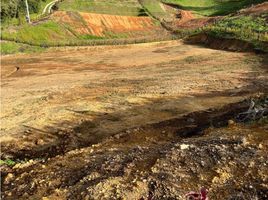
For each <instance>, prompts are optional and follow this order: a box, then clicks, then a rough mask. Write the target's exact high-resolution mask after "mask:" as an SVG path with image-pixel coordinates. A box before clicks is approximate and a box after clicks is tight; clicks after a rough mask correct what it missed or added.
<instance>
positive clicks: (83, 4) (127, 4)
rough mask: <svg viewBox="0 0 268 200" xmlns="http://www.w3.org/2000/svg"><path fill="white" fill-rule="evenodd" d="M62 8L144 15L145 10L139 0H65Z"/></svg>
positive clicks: (60, 6)
mask: <svg viewBox="0 0 268 200" xmlns="http://www.w3.org/2000/svg"><path fill="white" fill-rule="evenodd" d="M59 8H60V10H65V11H79V12H90V13H100V14H111V15H125V16H144V15H145V12H144V10H143V9H142V7H141V6H140V4H139V3H138V1H137V0H127V1H126V0H95V1H94V0H65V1H63V2H61V3H60V4H59Z"/></svg>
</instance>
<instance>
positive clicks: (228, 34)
mask: <svg viewBox="0 0 268 200" xmlns="http://www.w3.org/2000/svg"><path fill="white" fill-rule="evenodd" d="M267 17H268V14H263V15H261V16H258V17H255V16H254V17H253V16H232V17H231V16H227V17H224V18H223V19H222V20H219V21H218V22H217V23H215V24H213V25H211V26H207V27H205V28H204V29H203V30H202V31H203V32H206V33H208V34H209V35H212V36H215V37H218V38H228V39H239V40H243V41H247V42H249V43H251V44H253V45H254V46H255V47H256V48H258V49H262V50H264V51H268V34H267V33H268V26H267V22H266V19H267Z"/></svg>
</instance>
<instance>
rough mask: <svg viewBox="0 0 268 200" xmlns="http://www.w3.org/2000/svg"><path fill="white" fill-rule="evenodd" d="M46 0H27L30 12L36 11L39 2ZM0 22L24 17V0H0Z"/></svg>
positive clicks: (38, 7) (39, 6)
mask: <svg viewBox="0 0 268 200" xmlns="http://www.w3.org/2000/svg"><path fill="white" fill-rule="evenodd" d="M44 1H46V0H28V5H29V11H30V13H38V12H39V11H40V9H41V3H42V2H44ZM0 12H1V22H5V21H8V20H11V19H13V18H17V19H21V20H22V19H25V13H26V6H25V0H1V11H0Z"/></svg>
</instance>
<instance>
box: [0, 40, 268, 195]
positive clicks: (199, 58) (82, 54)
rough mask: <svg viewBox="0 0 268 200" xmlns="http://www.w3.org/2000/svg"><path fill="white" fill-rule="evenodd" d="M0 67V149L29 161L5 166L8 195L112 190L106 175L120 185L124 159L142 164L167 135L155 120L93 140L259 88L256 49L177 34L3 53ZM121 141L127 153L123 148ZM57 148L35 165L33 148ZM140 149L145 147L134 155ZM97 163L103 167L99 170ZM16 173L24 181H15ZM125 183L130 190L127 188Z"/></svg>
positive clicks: (263, 68) (38, 152)
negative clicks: (191, 41) (192, 41)
mask: <svg viewBox="0 0 268 200" xmlns="http://www.w3.org/2000/svg"><path fill="white" fill-rule="evenodd" d="M16 67H19V70H16ZM1 70H2V74H1V76H2V82H1V87H2V94H3V95H2V112H1V120H2V127H1V128H2V130H1V141H2V155H3V157H4V158H6V157H8V156H14V157H15V158H20V159H23V158H33V159H36V160H35V161H34V162H31V163H32V164H33V167H27V165H26V166H24V165H22V166H17V167H18V168H16V169H15V168H14V169H13V170H15V171H16V176H18V179H16V181H15V182H14V183H15V185H13V186H11V185H10V183H5V186H4V187H5V189H4V190H5V192H4V195H5V196H6V195H7V196H6V197H8V195H10V198H11V199H12V198H13V199H14V198H15V199H20V198H21V199H29V198H31V196H32V197H33V198H40V197H42V196H49V195H52V199H53V198H54V199H60V198H62V199H77V198H78V199H79V198H81V196H82V197H85V196H86V195H87V190H86V188H84V186H85V185H84V182H86V184H87V185H86V187H88V188H89V189H88V192H90V193H89V194H88V195H89V196H90V195H93V196H95V197H96V199H100V198H104V197H103V196H102V195H105V194H107V192H106V189H107V190H109V188H110V189H111V190H109V191H108V195H110V193H112V194H111V195H114V194H113V192H112V190H113V186H111V185H114V184H116V185H118V187H119V190H120V191H128V189H127V188H124V187H125V186H124V184H123V185H120V182H122V179H124V180H123V182H122V183H125V182H128V180H129V178H130V179H131V181H132V178H133V177H132V178H131V177H127V176H126V177H124V178H123V177H121V175H122V173H123V174H126V173H128V170H130V169H131V170H132V168H133V169H134V170H137V169H140V170H141V171H143V170H146V169H150V168H151V167H152V166H153V165H154V162H155V160H157V158H158V157H157V156H159V155H160V154H159V153H158V151H159V149H162V151H165V149H164V148H162V142H163V144H165V145H167V148H169V146H170V145H169V143H168V141H166V140H169V138H171V139H172V136H170V135H165V133H167V134H168V132H162V131H164V130H157V131H156V130H147V131H146V132H143V130H142V129H139V128H137V129H135V130H134V132H135V134H129V135H127V136H126V141H125V140H124V137H123V139H120V137H119V140H120V141H121V142H120V143H119V144H117V143H116V145H115V146H114V141H113V140H112V141H111V140H108V142H110V143H111V145H109V146H108V147H107V149H109V150H108V151H106V147H105V145H103V144H102V143H101V142H102V141H104V140H105V139H107V138H109V137H110V136H113V135H115V134H117V133H120V132H123V131H124V130H126V129H131V128H135V127H140V126H144V125H146V124H150V123H157V122H161V121H164V120H168V119H171V118H175V117H176V118H177V117H180V116H182V115H185V114H187V113H191V112H195V111H202V110H207V109H208V108H217V107H221V106H223V105H225V104H228V103H232V102H237V101H239V100H241V99H243V98H245V97H247V96H249V95H252V94H253V93H258V92H260V91H262V92H265V90H266V89H267V88H268V87H267V60H265V56H264V55H263V56H257V55H254V54H250V53H233V52H225V51H218V50H211V49H206V48H202V47H198V46H191V45H185V44H182V43H181V42H178V41H172V42H163V43H152V44H140V45H127V46H116V47H112V46H108V47H88V48H86V47H83V48H82V47H81V48H66V49H57V50H53V49H52V50H50V51H48V52H45V53H41V54H38V55H37V54H33V55H12V56H4V57H2V67H1ZM156 132H157V135H155V134H156ZM126 133H128V132H126ZM131 133H132V132H131ZM159 134H160V135H159ZM158 135H159V137H158ZM136 137H137V139H135V138H136ZM115 141H116V140H115ZM132 142H133V143H132ZM98 143H99V144H100V145H97V148H100V149H99V150H97V152H96V154H98V152H99V154H98V155H97V157H94V155H95V153H93V154H92V151H91V149H92V148H94V146H92V144H98ZM147 143H148V144H147ZM124 145H126V146H124ZM128 145H130V147H129V146H128ZM139 145H142V146H143V148H142V149H140V148H139V147H138V146H139ZM148 145H149V146H148ZM150 145H152V146H150ZM50 147H51V148H50ZM52 147H53V148H52ZM82 147H84V148H82ZM114 147H115V148H114ZM81 148H82V149H81ZM118 148H119V149H123V151H122V152H121V150H120V151H119V150H118ZM128 149H129V151H130V154H131V155H132V154H133V155H135V156H134V157H133V158H132V157H131V158H128V157H127V155H128V154H129V153H127V154H126V155H125V153H123V152H124V151H125V150H128ZM120 152H121V153H120ZM135 152H136V153H135ZM46 153H47V154H46ZM64 153H65V156H59V157H55V158H54V159H52V160H51V161H45V164H44V166H43V164H42V162H43V161H42V159H43V158H47V157H53V156H56V155H57V154H64ZM121 154H122V155H121ZM151 154H152V155H151ZM87 155H88V156H87ZM142 155H146V156H145V158H144V160H143V156H142ZM23 156H24V157H23ZM121 156H122V157H121ZM139 157H140V158H139ZM110 158H111V159H110ZM134 158H135V159H141V161H139V162H137V163H136V161H135V162H134V163H135V165H138V167H135V166H134V167H133V166H132V164H131V162H130V163H129V161H128V159H134ZM40 159H41V161H40ZM57 159H59V161H58V162H55V160H57ZM110 160H112V161H110ZM36 162H37V164H36ZM117 162H123V163H121V164H120V163H119V164H118V163H117ZM31 163H30V165H31V166H32V164H31ZM60 163H61V164H60ZM113 163H115V166H114V165H113ZM126 163H129V164H130V165H128V164H126ZM125 164H126V165H127V166H125ZM46 165H47V166H48V168H46ZM34 166H37V168H35V167H34ZM113 166H114V167H113ZM89 167H90V169H89ZM103 167H104V168H105V170H106V171H105V173H104V174H102V171H100V170H101V169H102V168H103ZM155 167H157V165H156V166H155ZM59 168H60V169H59ZM55 169H57V170H56V171H53V170H55ZM17 170H18V171H17ZM35 170H36V172H35ZM122 170H123V171H124V172H122ZM30 171H32V172H30ZM87 172H88V173H89V172H90V174H88V173H87ZM32 173H33V174H35V173H37V174H36V175H32ZM91 176H92V177H91ZM55 177H57V178H55ZM74 177H75V178H74ZM141 177H142V176H141ZM15 178H16V177H15ZM5 180H6V178H5ZM26 180H31V183H32V184H31V185H25V184H26V182H27V181H26ZM44 180H45V181H44ZM91 180H94V181H91ZM7 182H8V181H7ZM44 184H45V185H44ZM47 184H48V185H47ZM137 184H138V185H137V186H131V187H133V188H134V191H132V192H131V193H132V195H133V197H134V196H135V197H140V195H141V194H142V195H143V194H146V192H147V190H146V191H142V188H145V186H146V185H147V184H146V183H145V182H143V181H138V182H137ZM102 185H104V186H102ZM92 187H93V189H92ZM99 187H104V188H105V191H99ZM58 188H60V190H57V189H58ZM90 188H91V189H90ZM135 188H136V189H137V190H140V191H138V192H137V193H136V192H135V191H136V189H135ZM189 189H191V188H189ZM68 192H71V193H69V194H68V195H71V196H68V195H67V193H68ZM83 192H84V193H83ZM82 193H83V194H82ZM61 194H62V196H61ZM23 195H24V196H23ZM53 195H56V196H53ZM57 195H60V196H61V197H58V196H57ZM66 195H67V196H66ZM76 195H77V196H76ZM124 195H127V194H124ZM107 198H108V199H109V197H107Z"/></svg>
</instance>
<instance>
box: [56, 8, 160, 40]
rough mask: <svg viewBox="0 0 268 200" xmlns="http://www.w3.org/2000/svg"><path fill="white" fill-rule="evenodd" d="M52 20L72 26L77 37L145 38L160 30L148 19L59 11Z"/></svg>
mask: <svg viewBox="0 0 268 200" xmlns="http://www.w3.org/2000/svg"><path fill="white" fill-rule="evenodd" d="M52 18H53V19H54V20H56V21H57V22H59V23H64V24H67V26H68V25H69V26H72V29H73V30H74V31H75V33H76V34H79V35H94V36H100V37H129V36H145V35H148V34H152V33H157V32H159V31H160V30H161V27H160V26H159V25H157V24H156V23H155V22H154V21H153V20H152V19H151V18H150V17H135V16H118V15H106V14H96V13H83V12H68V11H67V12H66V11H59V12H55V13H54V14H53V16H52Z"/></svg>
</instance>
